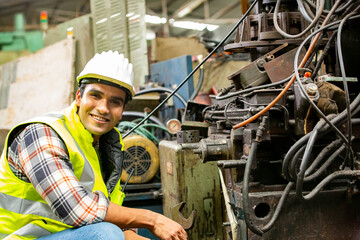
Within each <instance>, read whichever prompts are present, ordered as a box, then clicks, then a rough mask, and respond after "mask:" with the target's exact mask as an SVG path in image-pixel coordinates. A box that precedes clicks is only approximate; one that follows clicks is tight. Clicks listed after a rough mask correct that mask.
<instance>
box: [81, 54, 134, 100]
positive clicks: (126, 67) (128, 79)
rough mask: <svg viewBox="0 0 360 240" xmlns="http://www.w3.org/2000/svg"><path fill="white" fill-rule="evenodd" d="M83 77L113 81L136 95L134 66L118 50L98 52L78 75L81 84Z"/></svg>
mask: <svg viewBox="0 0 360 240" xmlns="http://www.w3.org/2000/svg"><path fill="white" fill-rule="evenodd" d="M82 79H100V80H104V81H108V82H112V83H115V84H117V85H119V86H121V87H124V88H126V89H127V90H129V91H130V93H131V95H132V97H133V96H134V95H135V90H134V76H133V66H132V64H131V63H129V60H128V59H127V58H125V57H124V54H119V53H118V51H115V52H113V51H107V52H102V53H100V54H99V53H96V54H95V56H94V57H93V58H92V59H90V61H89V62H88V63H87V64H86V66H85V67H84V69H83V70H82V72H81V73H80V74H79V76H78V77H77V82H78V83H79V84H80V82H81V80H82Z"/></svg>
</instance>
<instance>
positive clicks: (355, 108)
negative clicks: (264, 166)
mask: <svg viewBox="0 0 360 240" xmlns="http://www.w3.org/2000/svg"><path fill="white" fill-rule="evenodd" d="M350 109H351V115H352V116H353V115H355V114H357V113H358V112H359V111H360V93H359V94H358V95H357V97H356V98H355V99H354V101H353V102H352V103H351V104H350ZM346 114H347V111H346V110H344V111H342V112H341V113H340V114H338V115H337V116H336V117H334V118H333V119H332V120H331V122H332V123H333V124H335V125H338V124H342V123H343V121H344V118H345V117H346ZM319 129H320V133H319V137H322V136H324V135H325V134H327V133H328V132H329V131H330V127H329V125H325V126H322V127H320V128H319ZM310 134H311V132H310V133H308V134H306V135H305V136H303V137H302V138H300V139H299V140H298V141H297V142H295V143H294V144H293V145H292V146H291V148H290V149H289V151H288V152H287V153H286V155H285V157H284V161H283V164H282V173H283V176H284V178H285V179H287V180H288V181H293V180H292V178H291V176H290V175H289V172H288V169H289V168H288V167H289V163H290V160H291V159H292V158H293V156H294V154H295V153H296V152H297V151H298V150H299V148H301V147H302V146H303V145H304V144H305V143H306V142H307V141H308V139H309V137H310Z"/></svg>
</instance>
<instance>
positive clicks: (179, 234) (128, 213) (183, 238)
mask: <svg viewBox="0 0 360 240" xmlns="http://www.w3.org/2000/svg"><path fill="white" fill-rule="evenodd" d="M104 221H105V222H111V223H114V224H116V225H117V226H119V227H120V228H147V229H149V230H150V231H151V232H152V233H153V234H154V235H155V236H157V237H158V238H160V239H161V240H187V234H186V232H185V230H184V229H183V228H182V227H181V226H180V224H178V223H176V222H174V221H173V220H171V219H169V218H167V217H165V216H163V215H161V214H159V213H155V212H153V211H150V210H145V209H135V208H128V207H123V206H119V205H117V204H115V203H113V202H110V204H109V208H108V211H107V213H106V216H105V220H104ZM133 237H135V236H133ZM129 239H131V238H129ZM135 239H136V238H135ZM126 240H127V239H126Z"/></svg>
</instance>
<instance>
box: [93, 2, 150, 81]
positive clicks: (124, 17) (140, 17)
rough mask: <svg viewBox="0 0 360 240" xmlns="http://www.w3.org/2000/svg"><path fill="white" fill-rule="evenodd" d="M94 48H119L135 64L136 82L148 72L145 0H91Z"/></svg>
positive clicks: (116, 49)
mask: <svg viewBox="0 0 360 240" xmlns="http://www.w3.org/2000/svg"><path fill="white" fill-rule="evenodd" d="M90 3H91V12H92V16H93V31H94V43H95V47H94V48H95V52H97V53H100V52H102V51H108V50H113V51H119V52H121V53H124V55H125V56H126V57H127V58H129V60H130V62H131V63H132V64H133V66H134V83H135V85H140V84H142V83H144V81H145V76H146V75H148V61H147V46H146V25H145V0H91V2H90Z"/></svg>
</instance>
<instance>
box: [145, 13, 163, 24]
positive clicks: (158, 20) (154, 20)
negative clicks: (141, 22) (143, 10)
mask: <svg viewBox="0 0 360 240" xmlns="http://www.w3.org/2000/svg"><path fill="white" fill-rule="evenodd" d="M145 22H147V23H152V24H164V23H166V18H164V17H163V18H160V17H158V16H152V15H145Z"/></svg>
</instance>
